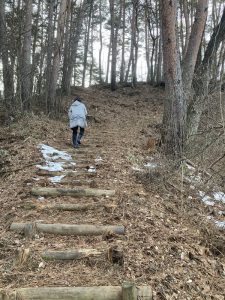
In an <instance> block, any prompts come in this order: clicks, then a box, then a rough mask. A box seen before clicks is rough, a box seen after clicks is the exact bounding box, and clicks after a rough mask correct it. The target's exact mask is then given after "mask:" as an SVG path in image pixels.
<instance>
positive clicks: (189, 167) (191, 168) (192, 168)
mask: <svg viewBox="0 0 225 300" xmlns="http://www.w3.org/2000/svg"><path fill="white" fill-rule="evenodd" d="M185 165H186V167H187V168H188V169H189V170H192V171H194V170H195V168H194V167H193V166H191V165H189V164H188V163H187V162H186V163H185Z"/></svg>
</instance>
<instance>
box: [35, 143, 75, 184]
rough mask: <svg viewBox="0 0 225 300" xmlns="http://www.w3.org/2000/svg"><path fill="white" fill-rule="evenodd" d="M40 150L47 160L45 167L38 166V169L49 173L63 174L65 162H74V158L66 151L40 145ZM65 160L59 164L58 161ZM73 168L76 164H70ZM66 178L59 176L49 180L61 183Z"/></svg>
mask: <svg viewBox="0 0 225 300" xmlns="http://www.w3.org/2000/svg"><path fill="white" fill-rule="evenodd" d="M39 148H40V150H41V153H42V155H43V157H44V159H45V165H36V167H37V168H39V169H41V170H47V171H49V172H63V171H64V167H65V162H66V161H70V160H72V156H71V155H70V154H68V153H66V152H65V151H60V150H57V149H55V148H53V147H51V146H48V145H45V144H40V145H39ZM58 159H60V160H63V161H60V162H57V161H56V160H58ZM70 164H71V165H72V166H75V165H76V163H75V162H70ZM64 177H65V175H64V174H62V175H59V176H54V177H50V178H49V180H50V181H51V182H52V183H55V184H56V183H60V182H61V180H62V179H63V178H64Z"/></svg>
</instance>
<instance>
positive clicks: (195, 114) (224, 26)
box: [187, 8, 225, 137]
mask: <svg viewBox="0 0 225 300" xmlns="http://www.w3.org/2000/svg"><path fill="white" fill-rule="evenodd" d="M224 40H225V8H224V10H223V15H222V17H221V20H220V22H219V24H218V25H217V26H216V27H215V28H214V31H213V34H212V36H211V38H210V41H209V43H208V46H207V48H206V51H205V54H204V58H203V61H202V64H201V65H200V67H199V68H198V69H197V71H196V80H195V85H194V87H195V97H193V99H192V101H191V102H190V104H189V105H188V114H187V136H188V137H191V136H193V135H195V134H196V133H197V131H198V127H199V123H200V119H201V115H202V112H203V110H204V105H205V97H206V95H207V94H208V83H209V78H210V70H211V65H212V62H213V55H214V53H217V51H218V49H219V46H220V44H221V42H222V41H224Z"/></svg>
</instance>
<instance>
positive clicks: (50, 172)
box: [36, 169, 97, 177]
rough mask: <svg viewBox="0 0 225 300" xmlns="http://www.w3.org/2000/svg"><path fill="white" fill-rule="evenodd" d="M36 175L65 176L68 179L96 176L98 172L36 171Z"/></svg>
mask: <svg viewBox="0 0 225 300" xmlns="http://www.w3.org/2000/svg"><path fill="white" fill-rule="evenodd" d="M36 174H37V175H38V176H61V175H65V176H68V177H79V176H95V175H96V174H97V172H88V171H86V170H84V171H77V172H72V171H65V172H61V171H48V170H41V169H39V170H36Z"/></svg>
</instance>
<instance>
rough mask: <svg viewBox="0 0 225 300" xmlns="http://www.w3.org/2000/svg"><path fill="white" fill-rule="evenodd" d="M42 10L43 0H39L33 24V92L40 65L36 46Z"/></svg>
mask: <svg viewBox="0 0 225 300" xmlns="http://www.w3.org/2000/svg"><path fill="white" fill-rule="evenodd" d="M40 10H41V0H38V6H37V13H36V19H35V21H34V26H33V32H34V33H33V46H32V68H31V93H32V92H33V86H34V78H35V71H36V68H37V65H38V61H37V59H36V47H37V40H38V33H39V26H38V24H39V18H40Z"/></svg>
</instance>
